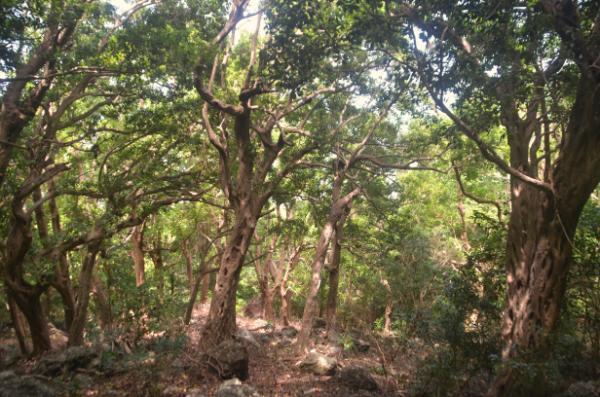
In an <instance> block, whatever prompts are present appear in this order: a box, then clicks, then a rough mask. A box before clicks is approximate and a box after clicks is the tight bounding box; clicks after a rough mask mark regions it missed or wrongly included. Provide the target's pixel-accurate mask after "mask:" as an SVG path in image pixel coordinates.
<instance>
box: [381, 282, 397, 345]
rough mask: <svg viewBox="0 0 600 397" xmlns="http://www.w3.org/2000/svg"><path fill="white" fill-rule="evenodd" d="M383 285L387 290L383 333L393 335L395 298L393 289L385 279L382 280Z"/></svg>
mask: <svg viewBox="0 0 600 397" xmlns="http://www.w3.org/2000/svg"><path fill="white" fill-rule="evenodd" d="M381 285H383V288H385V310H384V312H383V333H384V334H385V335H391V334H392V314H393V313H394V298H393V295H392V287H391V286H390V283H389V282H388V280H386V279H385V278H383V277H382V278H381Z"/></svg>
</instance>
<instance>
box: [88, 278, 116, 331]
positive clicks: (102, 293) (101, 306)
mask: <svg viewBox="0 0 600 397" xmlns="http://www.w3.org/2000/svg"><path fill="white" fill-rule="evenodd" d="M92 294H93V297H94V302H95V305H96V314H97V317H98V323H99V324H100V328H102V330H103V331H105V332H110V331H111V330H112V308H111V306H110V299H109V296H108V294H107V293H106V289H105V288H104V285H103V284H102V280H101V279H100V277H99V276H98V272H97V271H96V272H94V279H93V284H92Z"/></svg>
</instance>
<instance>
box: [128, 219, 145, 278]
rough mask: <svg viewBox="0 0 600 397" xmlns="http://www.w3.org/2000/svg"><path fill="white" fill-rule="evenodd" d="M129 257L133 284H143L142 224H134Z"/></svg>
mask: <svg viewBox="0 0 600 397" xmlns="http://www.w3.org/2000/svg"><path fill="white" fill-rule="evenodd" d="M131 258H132V259H133V270H134V272H135V286H136V287H140V286H142V285H143V284H144V275H145V264H144V224H143V223H142V224H141V225H138V226H135V227H134V228H133V231H132V234H131Z"/></svg>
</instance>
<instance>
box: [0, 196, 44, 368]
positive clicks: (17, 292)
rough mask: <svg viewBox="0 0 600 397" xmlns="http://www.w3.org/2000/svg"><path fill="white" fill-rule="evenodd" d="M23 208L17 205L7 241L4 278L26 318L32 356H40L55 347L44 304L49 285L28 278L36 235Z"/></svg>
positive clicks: (10, 298)
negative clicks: (27, 262)
mask: <svg viewBox="0 0 600 397" xmlns="http://www.w3.org/2000/svg"><path fill="white" fill-rule="evenodd" d="M22 205H23V203H22V202H21V201H20V200H17V199H16V201H14V202H13V217H12V220H11V221H12V224H11V228H10V230H9V233H8V236H7V238H6V248H5V250H6V251H5V255H4V277H5V286H6V293H7V299H8V301H9V302H11V301H12V302H14V303H16V305H17V306H18V308H19V309H20V311H21V312H22V313H23V315H24V316H25V319H26V320H27V324H28V326H29V333H30V336H31V341H32V344H33V349H32V354H33V355H36V356H37V355H40V354H42V353H44V352H46V351H48V350H50V348H51V344H50V335H49V332H48V321H47V320H46V317H45V315H44V311H43V309H42V304H41V301H40V296H41V294H42V293H43V292H44V291H45V290H46V289H47V285H46V284H37V285H31V284H30V283H29V282H27V281H26V280H25V278H24V274H23V273H24V269H23V265H24V261H25V255H26V254H27V252H28V251H29V249H30V247H31V241H32V233H31V217H30V216H28V215H27V214H25V213H24V211H23V209H22ZM15 313H17V312H16V311H15ZM15 324H16V325H17V326H18V323H15Z"/></svg>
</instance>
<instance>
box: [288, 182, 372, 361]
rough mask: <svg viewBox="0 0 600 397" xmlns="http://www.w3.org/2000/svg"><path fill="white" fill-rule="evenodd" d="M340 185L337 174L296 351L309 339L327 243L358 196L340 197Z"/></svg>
mask: <svg viewBox="0 0 600 397" xmlns="http://www.w3.org/2000/svg"><path fill="white" fill-rule="evenodd" d="M342 184H343V175H341V174H339V175H338V176H337V177H336V179H335V181H334V187H333V193H332V197H333V200H332V201H333V203H332V205H331V209H330V210H329V216H328V217H327V222H325V226H323V230H322V231H321V236H320V237H319V241H318V242H317V246H316V249H315V257H314V259H313V263H312V267H311V268H312V270H311V272H312V276H311V282H310V287H309V291H308V296H307V297H306V304H305V306H304V314H303V316H302V329H301V330H300V333H299V335H298V341H297V346H296V347H297V349H298V351H301V350H304V349H305V348H306V347H307V345H308V339H309V337H310V331H311V329H312V325H313V320H314V318H315V316H316V314H317V309H318V307H317V306H318V299H317V296H318V294H319V289H320V287H321V270H322V269H323V265H324V264H325V257H326V255H327V250H328V248H329V243H330V242H331V237H332V236H333V234H334V231H335V228H336V225H337V223H338V221H339V220H340V219H341V218H342V217H344V214H345V213H346V211H347V208H348V206H349V205H350V204H351V203H352V200H353V199H354V197H356V196H358V194H359V193H360V191H361V190H360V188H355V189H354V190H352V191H351V192H350V193H348V194H346V195H345V196H343V197H341V195H340V192H341V189H342Z"/></svg>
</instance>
